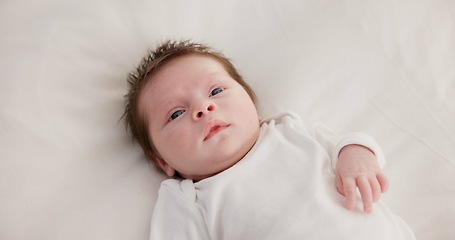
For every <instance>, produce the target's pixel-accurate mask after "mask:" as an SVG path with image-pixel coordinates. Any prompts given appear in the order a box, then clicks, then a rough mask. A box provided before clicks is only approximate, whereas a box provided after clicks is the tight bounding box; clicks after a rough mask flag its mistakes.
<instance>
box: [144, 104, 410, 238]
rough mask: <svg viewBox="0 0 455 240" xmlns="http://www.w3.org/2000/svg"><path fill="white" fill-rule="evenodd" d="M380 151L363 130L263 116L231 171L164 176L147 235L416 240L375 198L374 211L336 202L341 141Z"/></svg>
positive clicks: (287, 116) (292, 116)
mask: <svg viewBox="0 0 455 240" xmlns="http://www.w3.org/2000/svg"><path fill="white" fill-rule="evenodd" d="M349 144H360V145H363V146H366V147H368V148H370V149H371V150H372V151H373V152H374V153H375V155H376V156H377V158H378V161H379V163H380V165H381V166H383V165H384V157H383V154H382V151H381V149H380V148H379V146H378V145H377V144H376V142H375V141H374V140H372V139H371V138H370V137H369V136H368V135H365V134H362V133H354V134H349V135H344V136H341V137H338V138H337V137H334V136H333V135H330V134H328V132H327V131H325V130H324V129H322V128H320V127H318V128H317V131H314V132H313V133H310V132H308V131H307V130H306V129H305V128H304V126H303V123H302V121H301V120H300V118H299V117H298V116H297V115H296V114H292V113H283V114H280V115H277V116H275V117H273V118H268V119H265V120H263V122H262V124H261V131H260V137H259V139H258V140H257V142H256V144H255V145H254V147H253V148H252V149H251V150H250V152H249V153H248V154H247V155H246V156H245V157H244V158H243V159H242V160H241V161H239V162H238V163H237V164H235V165H234V166H232V167H231V168H229V169H227V170H225V171H223V172H221V173H219V174H217V175H215V176H212V177H210V178H206V179H204V180H201V181H199V182H195V183H194V182H193V181H191V180H183V181H180V180H176V179H168V180H165V181H164V182H163V183H162V184H161V187H160V190H159V197H158V200H157V203H156V206H155V209H154V211H153V216H152V222H151V236H150V239H153V240H161V239H166V240H168V239H195V240H204V239H226V240H237V239H249V240H255V239H261V240H263V239H274V240H275V239H338V240H340V239H350V240H353V239H387V240H390V239H393V240H399V239H415V238H414V235H413V233H412V231H411V230H410V229H409V227H408V226H407V225H406V224H405V223H404V222H403V221H402V220H401V219H400V218H398V217H397V216H395V215H394V214H392V213H391V212H390V210H389V209H388V208H387V207H386V206H385V205H384V204H383V202H381V201H379V202H377V203H376V204H374V207H373V211H372V212H371V213H370V214H365V213H363V212H362V211H361V208H362V207H361V205H362V204H361V200H360V199H358V201H357V208H356V210H354V211H348V210H346V209H345V208H344V207H343V201H344V197H343V196H342V195H340V194H339V193H338V191H337V189H336V186H335V176H334V166H335V164H336V160H337V156H338V153H339V151H340V149H341V148H342V147H343V146H346V145H349Z"/></svg>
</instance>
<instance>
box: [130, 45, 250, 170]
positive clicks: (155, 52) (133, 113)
mask: <svg viewBox="0 0 455 240" xmlns="http://www.w3.org/2000/svg"><path fill="white" fill-rule="evenodd" d="M190 54H199V55H204V56H208V57H211V58H213V59H215V60H217V61H218V62H220V63H221V64H222V65H223V67H224V68H225V69H226V71H227V73H228V74H229V75H230V76H231V77H232V78H233V79H234V80H236V81H237V82H238V83H239V84H240V85H242V86H243V88H244V89H245V91H246V92H247V93H248V95H249V96H250V97H251V99H252V100H253V102H255V100H256V97H255V94H254V92H253V90H252V89H251V87H250V86H249V85H248V84H247V83H246V82H245V81H244V80H243V78H242V77H241V76H240V74H239V73H238V72H237V70H236V69H235V67H234V66H233V64H232V63H231V61H230V60H229V59H228V58H226V57H225V56H224V55H223V54H222V53H220V52H218V51H216V50H214V49H212V48H210V47H208V46H206V45H203V44H200V43H194V42H191V41H189V40H185V41H170V40H168V41H166V42H164V43H163V44H161V45H159V46H158V47H157V48H156V49H152V50H149V51H148V53H147V55H146V56H145V57H144V58H143V59H142V61H141V62H140V64H139V65H138V67H137V68H136V70H134V71H132V72H131V73H130V74H129V75H128V84H129V90H128V93H127V94H126V95H125V112H124V113H123V116H122V118H123V119H124V121H125V127H126V128H127V129H128V128H129V129H130V130H131V133H132V135H133V139H135V140H137V141H138V142H139V144H140V145H141V147H142V150H143V151H144V153H145V155H146V156H147V158H148V159H149V160H151V161H152V162H154V163H155V164H156V162H155V159H156V158H159V159H162V158H161V156H160V154H159V152H158V150H157V149H156V148H155V146H154V144H153V142H152V140H151V137H150V136H148V121H147V119H146V118H145V116H144V115H142V114H141V113H140V106H138V105H139V97H140V94H141V91H142V89H143V88H144V86H145V85H146V84H147V83H148V82H149V81H150V80H151V79H152V77H153V75H154V74H155V73H156V72H157V71H158V70H159V69H161V68H162V67H163V66H164V65H165V64H166V63H169V62H170V61H172V60H173V59H176V58H177V57H181V56H185V55H190Z"/></svg>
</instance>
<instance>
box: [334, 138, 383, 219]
mask: <svg viewBox="0 0 455 240" xmlns="http://www.w3.org/2000/svg"><path fill="white" fill-rule="evenodd" d="M335 175H336V185H337V189H338V192H340V193H341V194H342V195H344V196H345V197H346V204H345V206H346V208H347V209H348V210H352V209H353V208H354V206H355V203H356V189H357V188H359V191H360V195H361V198H362V202H363V209H364V212H366V213H369V212H371V210H372V208H373V202H376V201H377V200H379V198H380V196H381V193H383V192H385V191H387V189H388V187H389V181H388V179H387V177H386V176H385V175H384V174H383V173H382V171H381V168H380V167H379V164H378V161H377V159H376V156H375V155H374V154H373V152H371V150H370V149H368V148H366V147H363V146H360V145H348V146H345V147H344V148H343V149H341V151H340V154H339V156H338V162H337V165H336V169H335Z"/></svg>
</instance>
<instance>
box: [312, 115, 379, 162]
mask: <svg viewBox="0 0 455 240" xmlns="http://www.w3.org/2000/svg"><path fill="white" fill-rule="evenodd" d="M310 133H311V135H312V136H313V137H314V138H315V139H316V140H317V141H318V142H319V143H320V144H321V145H322V146H323V147H324V148H325V150H326V151H327V152H328V154H329V155H330V161H331V165H332V168H333V169H335V167H336V164H337V161H338V155H339V154H340V151H341V149H342V148H343V147H345V146H347V145H351V144H357V145H361V146H364V147H367V148H369V149H370V150H371V151H372V152H373V153H374V155H375V156H376V159H377V160H378V163H379V166H380V167H381V168H383V167H384V165H385V158H384V154H383V152H382V149H381V147H380V146H379V144H378V143H377V142H376V141H375V140H374V139H373V138H372V137H371V136H370V135H368V134H366V133H362V132H354V133H349V134H343V135H339V136H338V135H335V134H334V133H333V132H332V131H331V130H330V129H329V128H328V127H327V126H326V125H324V124H321V123H317V124H315V125H314V127H313V128H312V129H311V131H310Z"/></svg>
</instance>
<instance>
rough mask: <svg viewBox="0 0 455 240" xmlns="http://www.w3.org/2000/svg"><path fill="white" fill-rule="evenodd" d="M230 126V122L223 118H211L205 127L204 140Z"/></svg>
mask: <svg viewBox="0 0 455 240" xmlns="http://www.w3.org/2000/svg"><path fill="white" fill-rule="evenodd" d="M229 126H230V124H229V123H226V122H223V121H221V120H217V119H214V120H210V121H209V122H208V124H207V125H206V126H205V128H204V135H203V136H204V141H205V140H208V139H210V138H211V137H212V136H213V135H215V134H217V133H219V132H220V131H222V130H223V129H225V128H227V127H229Z"/></svg>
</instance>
